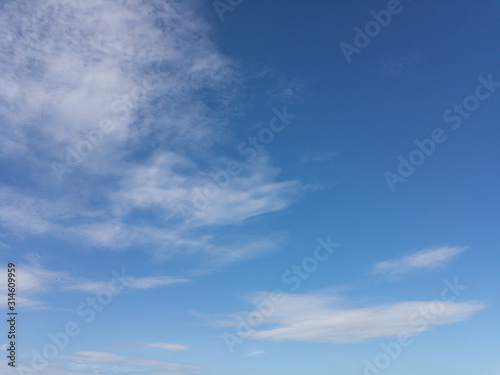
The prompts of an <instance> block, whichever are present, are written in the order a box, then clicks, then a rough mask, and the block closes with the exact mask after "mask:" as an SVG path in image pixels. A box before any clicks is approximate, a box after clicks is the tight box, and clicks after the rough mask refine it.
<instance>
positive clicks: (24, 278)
mask: <svg viewBox="0 0 500 375" xmlns="http://www.w3.org/2000/svg"><path fill="white" fill-rule="evenodd" d="M16 266H17V267H16V284H17V293H18V295H17V296H16V300H17V304H18V305H19V306H21V307H22V308H24V309H30V310H41V309H47V308H49V307H50V306H49V305H48V304H47V303H46V302H43V301H39V300H37V299H33V296H34V295H40V294H41V293H53V292H67V291H78V292H83V293H89V294H95V293H98V292H100V291H102V290H108V289H109V281H110V280H111V279H112V278H114V277H115V276H114V275H113V274H112V273H110V275H109V279H108V280H107V281H93V280H88V279H84V278H78V277H74V276H72V275H71V274H70V273H69V272H60V271H50V270H47V269H45V268H44V267H43V266H42V265H41V264H40V263H37V262H36V261H33V260H32V262H29V263H25V264H17V265H16ZM118 273H120V272H118ZM121 274H122V275H124V276H123V281H124V282H126V283H127V285H126V288H127V289H129V290H133V289H137V290H145V289H153V288H159V287H163V286H170V285H175V284H185V283H188V282H190V280H189V279H187V278H176V277H171V276H146V277H133V276H129V275H128V274H127V272H126V270H125V271H124V272H122V273H121ZM0 278H2V279H4V280H6V279H7V270H5V269H3V270H2V269H0ZM6 288H7V287H6V284H4V285H3V286H2V287H0V291H2V293H3V294H4V295H5V294H6V292H7V289H6Z"/></svg>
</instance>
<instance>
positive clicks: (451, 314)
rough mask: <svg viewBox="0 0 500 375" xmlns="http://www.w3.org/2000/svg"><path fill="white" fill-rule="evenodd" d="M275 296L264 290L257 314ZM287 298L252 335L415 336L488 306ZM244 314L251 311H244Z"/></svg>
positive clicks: (326, 338) (345, 339)
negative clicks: (367, 303)
mask: <svg viewBox="0 0 500 375" xmlns="http://www.w3.org/2000/svg"><path fill="white" fill-rule="evenodd" d="M448 294H449V293H448ZM449 297H450V296H448V298H449ZM270 298H271V297H270V295H267V294H265V293H259V294H258V295H257V296H256V298H254V300H253V302H254V303H255V306H256V307H257V309H256V310H254V311H252V312H251V313H253V315H254V316H256V314H261V312H260V310H259V309H258V306H260V305H261V304H262V303H264V302H265V301H269V300H270ZM283 301H284V302H283V303H280V304H276V305H274V311H273V312H272V313H271V314H268V316H267V317H266V316H264V321H263V323H262V324H261V325H259V326H257V327H250V328H251V329H254V330H253V331H252V333H251V334H250V335H249V336H248V338H251V339H260V340H269V341H289V340H293V341H309V342H324V343H337V344H342V343H353V342H361V341H365V340H369V339H372V338H377V337H397V336H398V335H403V334H406V335H409V336H413V335H416V334H418V333H419V332H423V331H427V330H429V329H431V328H433V327H435V326H439V325H443V324H451V323H457V322H461V321H463V320H466V319H468V318H469V317H470V316H471V315H472V314H474V313H475V312H477V311H479V310H481V309H483V308H484V305H482V304H481V303H477V302H449V301H448V302H447V301H446V300H444V301H405V302H396V303H391V304H385V305H373V306H368V307H355V308H351V307H345V302H344V301H342V300H340V299H339V298H336V297H332V296H331V295H328V294H309V295H308V294H298V295H297V294H285V295H284V297H283ZM251 313H249V314H251ZM243 315H246V314H242V315H238V316H243ZM261 315H262V314H261ZM223 323H224V322H223ZM225 323H226V324H220V325H221V326H222V325H225V326H233V327H238V325H239V324H240V323H241V320H238V322H236V321H227V322H225ZM242 330H243V328H242ZM244 332H247V331H246V330H245V331H244Z"/></svg>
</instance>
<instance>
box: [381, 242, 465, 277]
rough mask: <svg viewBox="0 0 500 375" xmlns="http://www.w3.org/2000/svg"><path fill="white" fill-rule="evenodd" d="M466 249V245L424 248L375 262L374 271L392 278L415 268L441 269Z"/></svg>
mask: <svg viewBox="0 0 500 375" xmlns="http://www.w3.org/2000/svg"><path fill="white" fill-rule="evenodd" d="M465 250H466V248H465V247H438V248H431V249H424V250H420V251H417V252H415V253H413V254H410V255H407V256H404V257H402V258H399V259H392V260H385V261H382V262H379V263H377V264H375V266H374V267H373V271H372V272H373V273H374V274H382V275H384V276H387V277H388V278H390V279H397V278H399V277H400V276H401V275H403V274H405V273H408V272H410V271H414V270H424V269H431V270H432V269H440V268H443V267H444V266H446V264H447V263H449V262H450V261H452V260H453V259H454V258H456V257H457V256H458V255H459V254H460V253H462V252H463V251H465Z"/></svg>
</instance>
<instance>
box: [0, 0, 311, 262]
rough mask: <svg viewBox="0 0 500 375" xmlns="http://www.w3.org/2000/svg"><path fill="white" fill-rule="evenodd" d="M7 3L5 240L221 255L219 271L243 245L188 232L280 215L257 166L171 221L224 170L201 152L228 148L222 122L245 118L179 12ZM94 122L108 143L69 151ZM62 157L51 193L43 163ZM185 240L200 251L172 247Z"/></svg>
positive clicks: (190, 17) (202, 27)
mask: <svg viewBox="0 0 500 375" xmlns="http://www.w3.org/2000/svg"><path fill="white" fill-rule="evenodd" d="M9 4H10V5H9V6H6V7H5V8H4V9H3V11H2V14H1V15H0V29H1V30H3V34H4V35H5V36H6V37H5V38H2V40H1V41H0V48H1V49H2V51H4V53H2V54H1V55H0V71H1V72H2V73H1V74H0V83H1V85H2V87H4V90H2V91H1V92H0V110H1V111H2V116H3V118H2V121H1V122H0V124H1V127H0V150H1V154H0V162H1V161H8V163H9V164H10V165H11V166H12V167H14V168H15V166H19V167H21V166H22V168H23V170H24V171H25V174H26V176H27V178H28V179H29V181H30V184H29V187H26V186H24V187H23V188H20V187H19V186H16V185H15V184H14V185H12V184H9V185H3V186H0V200H1V201H2V207H1V208H0V225H1V226H2V227H3V228H5V229H6V230H8V231H9V233H12V234H13V235H15V236H18V237H27V236H32V237H49V238H54V237H56V238H63V239H64V240H67V241H78V242H79V243H84V244H85V245H87V246H89V247H92V248H97V247H98V248H106V249H123V248H127V247H130V246H147V247H148V249H151V250H152V251H153V252H154V251H156V252H157V253H158V254H160V255H162V256H173V255H177V254H181V253H182V254H191V255H192V254H197V253H200V252H201V253H203V254H204V255H212V254H213V255H214V257H217V258H218V259H220V258H221V257H222V256H223V255H224V254H226V255H227V257H228V259H227V261H220V262H219V264H220V265H221V266H222V265H226V264H230V263H231V262H233V261H234V260H235V259H239V260H244V259H245V258H244V257H243V256H241V253H240V254H239V255H238V254H234V255H233V254H232V253H231V252H226V251H224V249H229V248H234V249H243V248H246V247H248V246H250V245H251V243H252V241H253V239H250V238H249V239H248V240H247V241H246V243H245V241H243V239H239V240H238V242H237V243H234V244H232V245H231V246H227V247H226V248H223V249H221V248H220V247H219V246H217V245H216V244H215V243H214V241H213V240H212V238H211V237H210V236H204V235H203V233H200V232H203V231H204V230H205V229H206V228H212V227H218V226H224V225H233V224H237V223H241V222H243V221H245V220H247V219H248V218H251V217H255V216H258V215H262V214H266V213H270V212H275V211H278V210H283V209H286V208H287V207H289V206H290V205H291V204H292V203H293V202H294V200H295V199H296V197H297V195H299V194H300V190H301V189H300V183H298V182H297V181H279V180H278V179H279V177H278V174H279V170H278V169H276V168H275V167H274V166H273V165H272V163H271V162H270V160H269V159H267V158H264V157H263V158H261V159H260V160H259V161H258V162H255V163H253V165H252V166H250V167H249V168H247V169H246V170H245V172H244V173H242V174H241V175H239V176H237V177H235V178H234V179H233V180H232V181H231V183H230V184H229V185H228V186H227V187H225V188H224V191H223V193H221V194H220V196H219V197H217V198H215V199H211V201H210V203H209V204H208V205H207V207H205V208H204V209H202V210H196V211H195V213H194V215H193V216H192V220H191V221H190V223H189V224H187V223H186V222H185V218H184V217H183V216H182V214H181V212H180V210H179V208H178V207H179V205H180V204H181V203H186V202H189V201H190V199H192V196H193V192H194V191H195V190H196V189H198V188H203V186H204V185H205V184H206V183H207V182H209V181H210V178H209V174H210V173H213V172H217V171H219V170H221V169H224V168H225V165H226V163H227V158H226V157H225V156H223V155H221V154H220V152H219V151H217V150H218V149H220V148H216V147H214V146H215V145H218V144H219V145H220V144H221V143H226V144H227V142H234V149H236V146H237V144H238V142H237V141H236V140H232V136H231V131H230V127H229V124H230V120H232V119H234V118H236V117H237V116H240V115H241V113H242V108H244V107H245V105H244V104H243V103H244V102H245V101H244V94H242V91H243V89H244V87H245V77H244V73H243V70H242V69H241V68H240V67H239V66H238V64H237V63H236V62H235V61H233V60H231V59H229V58H228V57H227V56H225V55H224V54H222V53H220V52H219V51H218V49H217V47H216V45H215V44H214V43H213V42H212V41H211V39H210V27H209V25H208V24H207V22H205V21H204V20H203V19H201V18H200V17H199V15H197V13H196V12H193V11H192V10H190V9H189V8H188V7H187V5H185V4H183V3H176V4H170V3H169V2H112V3H107V2H81V3H75V2H65V3H64V5H57V4H56V5H55V6H51V7H48V8H47V9H43V10H42V9H41V8H40V5H41V4H43V2H41V1H40V2H36V3H31V2H30V3H28V2H23V1H21V2H11V3H9ZM13 24H15V25H18V29H19V30H17V29H16V30H15V28H14V27H11V26H10V25H13ZM103 121H104V122H108V123H111V124H114V125H113V130H112V132H111V133H109V134H105V135H103V137H104V138H103V139H100V138H99V137H97V138H99V139H100V140H99V144H94V145H93V146H92V145H91V151H89V152H86V151H82V150H83V149H84V148H85V147H87V148H88V145H89V144H90V143H89V139H88V137H89V134H90V133H89V132H91V133H92V132H95V131H96V129H99V126H100V124H101V123H102V122H103ZM222 134H225V135H224V136H222ZM94 141H95V140H94ZM79 145H80V146H81V145H86V146H85V147H84V148H81V149H80V151H79ZM74 152H78V153H80V154H82V155H83V154H86V155H83V156H82V155H80V156H81V159H82V160H83V161H82V162H81V163H79V164H78V165H77V166H71V167H69V170H70V172H67V173H65V174H64V176H63V179H62V182H61V183H60V182H58V179H57V178H56V176H55V174H54V170H53V163H54V162H57V163H61V164H62V165H66V166H67V165H69V164H67V160H66V159H67V158H68V155H70V153H74ZM70 159H71V157H70ZM138 217H140V218H141V219H140V220H138V219H137V218H138ZM145 217H147V218H148V219H145ZM195 237H198V238H203V240H197V241H188V240H185V239H186V238H195ZM207 249H212V250H207ZM248 254H249V253H248ZM249 255H250V254H249ZM213 264H214V262H212V264H211V265H210V266H209V267H213Z"/></svg>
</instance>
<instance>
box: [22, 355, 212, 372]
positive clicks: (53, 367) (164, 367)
mask: <svg viewBox="0 0 500 375" xmlns="http://www.w3.org/2000/svg"><path fill="white" fill-rule="evenodd" d="M203 369H204V368H203V367H201V366H197V365H190V364H183V363H172V362H166V361H162V360H158V359H144V358H135V357H128V356H122V355H117V354H112V353H105V352H92V351H80V352H74V353H71V354H69V355H64V356H60V357H59V358H58V361H57V362H52V363H50V364H49V365H48V366H47V367H45V368H44V369H42V370H41V371H40V372H39V373H40V374H41V375H63V374H64V375H90V374H94V375H95V374H110V373H120V374H147V375H184V374H186V375H187V374H191V373H192V372H193V371H202V370H203ZM20 370H22V367H21V368H20Z"/></svg>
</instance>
